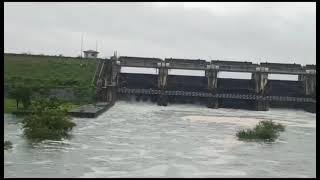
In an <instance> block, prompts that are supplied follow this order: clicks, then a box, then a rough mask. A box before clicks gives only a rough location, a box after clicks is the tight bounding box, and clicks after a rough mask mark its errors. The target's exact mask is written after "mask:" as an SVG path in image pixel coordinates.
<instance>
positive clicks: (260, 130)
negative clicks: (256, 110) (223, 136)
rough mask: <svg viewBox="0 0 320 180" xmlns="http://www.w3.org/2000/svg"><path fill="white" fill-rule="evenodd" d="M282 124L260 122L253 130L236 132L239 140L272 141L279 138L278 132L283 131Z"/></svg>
mask: <svg viewBox="0 0 320 180" xmlns="http://www.w3.org/2000/svg"><path fill="white" fill-rule="evenodd" d="M284 130H285V127H284V126H283V125H282V124H279V123H274V122H272V121H271V120H269V121H260V122H259V124H257V125H256V126H255V127H254V128H253V129H245V130H240V131H238V132H237V134H236V136H237V137H238V138H239V139H240V140H264V141H274V140H275V139H277V138H278V137H279V132H281V131H284Z"/></svg>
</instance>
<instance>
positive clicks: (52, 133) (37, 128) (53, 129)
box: [22, 99, 76, 141]
mask: <svg viewBox="0 0 320 180" xmlns="http://www.w3.org/2000/svg"><path fill="white" fill-rule="evenodd" d="M31 109H32V113H31V114H29V115H27V116H26V117H25V118H24V119H23V121H22V123H23V128H24V135H25V136H26V137H27V138H29V139H32V140H40V141H41V140H45V139H51V140H60V139H61V138H63V137H68V135H69V134H68V132H69V131H71V130H72V128H73V127H74V126H75V125H76V124H75V123H73V122H72V121H71V118H70V117H69V116H68V114H67V111H66V110H65V109H62V108H61V104H60V102H59V101H58V100H57V99H38V100H36V101H34V102H33V103H32V105H31Z"/></svg>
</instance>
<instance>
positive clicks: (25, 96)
mask: <svg viewBox="0 0 320 180" xmlns="http://www.w3.org/2000/svg"><path fill="white" fill-rule="evenodd" d="M31 94H32V91H31V88H29V87H23V86H17V87H13V89H12V90H11V91H10V92H9V96H10V97H12V98H13V99H15V100H16V105H17V109H19V102H22V104H23V107H24V108H25V109H28V108H29V106H30V104H31Z"/></svg>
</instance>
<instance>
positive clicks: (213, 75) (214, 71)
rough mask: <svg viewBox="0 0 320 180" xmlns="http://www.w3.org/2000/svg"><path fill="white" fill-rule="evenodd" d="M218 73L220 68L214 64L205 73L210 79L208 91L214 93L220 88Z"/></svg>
mask: <svg viewBox="0 0 320 180" xmlns="http://www.w3.org/2000/svg"><path fill="white" fill-rule="evenodd" d="M218 71H219V66H215V65H213V64H210V65H208V66H207V69H206V71H205V72H206V77H207V79H208V90H209V91H210V92H212V93H213V92H214V91H215V90H216V89H217V87H218Z"/></svg>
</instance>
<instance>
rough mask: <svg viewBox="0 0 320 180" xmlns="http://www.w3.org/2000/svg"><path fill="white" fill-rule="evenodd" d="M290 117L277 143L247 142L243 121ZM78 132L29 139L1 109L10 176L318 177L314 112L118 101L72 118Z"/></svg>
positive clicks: (6, 171)
mask: <svg viewBox="0 0 320 180" xmlns="http://www.w3.org/2000/svg"><path fill="white" fill-rule="evenodd" d="M264 119H267V120H268V119H271V120H274V121H275V122H280V123H283V124H284V125H286V131H285V132H282V133H281V135H280V137H279V139H278V140H277V141H275V142H273V143H258V142H242V141H238V140H237V138H236V137H235V134H236V131H237V130H238V129H240V128H249V127H253V126H254V125H255V124H256V123H257V122H259V121H260V120H264ZM73 121H74V122H75V123H76V124H77V126H76V127H75V128H74V129H73V130H72V135H73V137H72V138H70V139H65V140H63V141H45V142H43V143H40V144H30V143H29V142H28V141H27V140H26V139H25V138H24V137H23V136H22V130H21V124H20V123H19V122H20V119H18V118H16V117H15V116H13V115H8V114H5V115H4V137H5V140H10V141H11V142H12V143H13V148H12V149H10V150H5V151H4V176H5V177H315V176H316V114H311V113H308V112H304V111H300V110H289V109H270V111H267V112H257V111H248V110H235V109H223V108H221V109H209V108H206V107H204V106H199V105H168V106H167V107H161V106H157V105H156V104H153V103H148V102H125V101H117V102H116V104H115V105H114V106H113V107H112V108H110V109H109V110H108V111H107V112H105V113H104V114H102V115H100V116H99V117H98V118H95V119H86V118H74V120H73Z"/></svg>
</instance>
